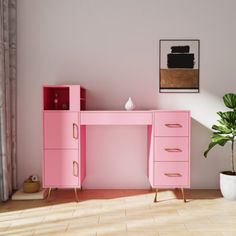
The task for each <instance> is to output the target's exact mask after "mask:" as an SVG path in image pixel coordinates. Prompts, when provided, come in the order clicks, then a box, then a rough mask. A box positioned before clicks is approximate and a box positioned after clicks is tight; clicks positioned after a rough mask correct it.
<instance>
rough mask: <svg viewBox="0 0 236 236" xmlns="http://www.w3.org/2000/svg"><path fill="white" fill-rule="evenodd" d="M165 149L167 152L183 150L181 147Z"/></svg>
mask: <svg viewBox="0 0 236 236" xmlns="http://www.w3.org/2000/svg"><path fill="white" fill-rule="evenodd" d="M165 151H167V152H182V150H181V149H179V148H165Z"/></svg>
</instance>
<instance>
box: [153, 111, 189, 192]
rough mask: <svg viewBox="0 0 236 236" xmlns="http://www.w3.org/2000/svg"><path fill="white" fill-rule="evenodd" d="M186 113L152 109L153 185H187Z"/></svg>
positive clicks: (187, 135)
mask: <svg viewBox="0 0 236 236" xmlns="http://www.w3.org/2000/svg"><path fill="white" fill-rule="evenodd" d="M189 125H190V113H189V111H157V112H155V113H154V163H153V164H154V165H153V168H154V169H153V172H154V187H155V188H189V187H190V173H189V172H190V158H189V156H190V155H189V152H190V147H189V145H190V135H189V133H190V128H189Z"/></svg>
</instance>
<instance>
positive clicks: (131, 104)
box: [125, 97, 135, 111]
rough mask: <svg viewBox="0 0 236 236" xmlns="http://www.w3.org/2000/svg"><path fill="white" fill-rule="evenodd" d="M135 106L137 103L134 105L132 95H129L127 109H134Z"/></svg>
mask: <svg viewBox="0 0 236 236" xmlns="http://www.w3.org/2000/svg"><path fill="white" fill-rule="evenodd" d="M134 108H135V105H134V103H133V101H132V99H131V97H129V99H128V101H127V102H126V103H125V109H126V110H127V111H132V110H134Z"/></svg>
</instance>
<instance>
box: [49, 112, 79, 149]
mask: <svg viewBox="0 0 236 236" xmlns="http://www.w3.org/2000/svg"><path fill="white" fill-rule="evenodd" d="M78 138H79V129H78V113H77V112H44V148H45V149H64V148H66V149H77V148H78Z"/></svg>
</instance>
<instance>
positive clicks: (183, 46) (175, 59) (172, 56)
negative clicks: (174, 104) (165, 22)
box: [159, 39, 200, 93]
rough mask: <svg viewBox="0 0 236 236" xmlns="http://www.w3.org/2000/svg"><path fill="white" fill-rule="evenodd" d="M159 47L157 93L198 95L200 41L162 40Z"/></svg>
mask: <svg viewBox="0 0 236 236" xmlns="http://www.w3.org/2000/svg"><path fill="white" fill-rule="evenodd" d="M159 47H160V48H159V50H160V58H159V62H160V65H159V66H160V67H159V68H160V74H159V78H160V81H159V91H160V92H161V93H198V92H199V48H200V41H199V40H193V39H191V40H190V39H186V40H185V39H183V40H179V39H178V40H173V39H171V40H168V39H163V40H160V43H159Z"/></svg>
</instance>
